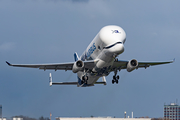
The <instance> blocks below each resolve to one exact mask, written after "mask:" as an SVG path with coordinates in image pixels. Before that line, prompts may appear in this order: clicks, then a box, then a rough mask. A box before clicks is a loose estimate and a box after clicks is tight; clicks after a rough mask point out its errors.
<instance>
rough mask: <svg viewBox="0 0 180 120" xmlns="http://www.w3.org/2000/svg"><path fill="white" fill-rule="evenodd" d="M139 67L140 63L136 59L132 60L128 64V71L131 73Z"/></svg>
mask: <svg viewBox="0 0 180 120" xmlns="http://www.w3.org/2000/svg"><path fill="white" fill-rule="evenodd" d="M137 67H138V61H137V60H136V59H132V60H130V61H129V62H128V64H127V71H128V72H131V71H133V70H134V69H136V68H137Z"/></svg>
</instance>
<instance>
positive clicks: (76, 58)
mask: <svg viewBox="0 0 180 120" xmlns="http://www.w3.org/2000/svg"><path fill="white" fill-rule="evenodd" d="M74 60H75V61H77V60H79V56H78V54H77V53H76V52H75V53H74Z"/></svg>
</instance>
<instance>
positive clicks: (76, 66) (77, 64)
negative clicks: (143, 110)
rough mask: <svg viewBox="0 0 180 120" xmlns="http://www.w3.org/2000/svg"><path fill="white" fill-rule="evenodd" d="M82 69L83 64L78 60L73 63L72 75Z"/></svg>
mask: <svg viewBox="0 0 180 120" xmlns="http://www.w3.org/2000/svg"><path fill="white" fill-rule="evenodd" d="M83 67H84V62H83V61H82V60H78V61H76V62H75V63H74V65H73V68H72V71H73V73H77V72H78V71H81V70H82V69H83Z"/></svg>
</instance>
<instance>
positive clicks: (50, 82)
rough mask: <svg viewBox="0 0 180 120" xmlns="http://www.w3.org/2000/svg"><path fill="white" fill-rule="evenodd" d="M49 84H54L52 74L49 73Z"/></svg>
mask: <svg viewBox="0 0 180 120" xmlns="http://www.w3.org/2000/svg"><path fill="white" fill-rule="evenodd" d="M49 86H52V75H51V73H49Z"/></svg>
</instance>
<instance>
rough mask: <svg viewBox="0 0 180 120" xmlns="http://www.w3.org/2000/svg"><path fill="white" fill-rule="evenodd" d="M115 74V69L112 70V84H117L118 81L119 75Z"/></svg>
mask: <svg viewBox="0 0 180 120" xmlns="http://www.w3.org/2000/svg"><path fill="white" fill-rule="evenodd" d="M116 75H117V70H115V71H114V76H113V80H112V84H114V83H116V84H118V82H119V75H117V76H116Z"/></svg>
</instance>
